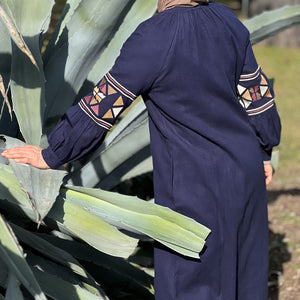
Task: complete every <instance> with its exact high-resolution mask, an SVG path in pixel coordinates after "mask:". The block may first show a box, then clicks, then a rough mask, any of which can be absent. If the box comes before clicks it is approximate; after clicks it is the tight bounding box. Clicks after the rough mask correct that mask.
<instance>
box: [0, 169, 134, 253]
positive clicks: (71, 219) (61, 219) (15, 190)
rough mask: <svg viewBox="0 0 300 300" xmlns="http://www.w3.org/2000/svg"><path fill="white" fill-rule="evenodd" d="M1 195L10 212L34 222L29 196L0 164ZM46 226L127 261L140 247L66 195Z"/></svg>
mask: <svg viewBox="0 0 300 300" xmlns="http://www.w3.org/2000/svg"><path fill="white" fill-rule="evenodd" d="M0 193H1V198H0V201H2V203H3V205H4V206H5V207H8V206H9V209H10V210H11V211H14V212H16V213H18V214H20V213H25V215H26V216H28V217H30V218H31V219H33V220H34V214H33V211H32V209H31V206H30V204H29V201H28V198H27V195H26V193H25V192H24V191H23V190H22V189H21V188H20V186H19V185H18V183H17V180H16V177H15V176H14V174H13V171H12V169H11V167H9V166H6V165H3V164H0ZM53 224H54V225H53ZM47 225H49V227H51V226H57V225H58V226H59V228H60V229H61V230H63V231H66V232H68V233H70V234H72V235H73V236H76V237H79V238H81V239H82V240H84V241H86V242H87V243H88V244H90V245H92V246H93V247H95V248H96V249H98V250H100V251H103V252H104V253H107V254H109V255H113V256H120V257H126V258H127V257H128V256H129V255H131V254H132V253H133V252H134V250H135V248H136V245H137V240H136V239H133V238H130V237H128V236H126V235H124V234H122V233H121V232H119V231H118V230H117V229H115V228H114V227H112V226H110V225H109V224H107V223H105V222H103V221H102V220H101V219H100V218H98V217H96V216H95V215H93V214H92V213H87V212H86V211H84V210H83V209H82V208H81V207H79V206H77V205H75V204H72V203H66V202H65V201H64V199H63V196H61V197H58V199H57V200H56V203H55V205H54V207H52V210H51V211H50V212H49V213H48V215H47Z"/></svg>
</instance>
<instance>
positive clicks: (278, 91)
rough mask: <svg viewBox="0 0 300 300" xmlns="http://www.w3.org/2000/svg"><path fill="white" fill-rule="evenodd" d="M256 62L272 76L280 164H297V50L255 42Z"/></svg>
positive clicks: (299, 55) (299, 142)
mask: <svg viewBox="0 0 300 300" xmlns="http://www.w3.org/2000/svg"><path fill="white" fill-rule="evenodd" d="M253 49H254V53H255V55H256V58H257V61H258V63H259V65H260V66H261V67H262V69H263V71H264V72H265V73H266V74H267V76H268V77H269V78H274V79H275V84H274V88H275V95H276V104H277V109H278V112H279V115H280V118H281V123H282V136H281V143H280V146H279V151H280V152H279V153H280V162H279V168H280V169H281V168H294V167H297V166H298V167H299V166H300V127H299V125H300V84H299V75H300V51H299V49H290V48H279V47H270V46H261V45H259V44H258V45H255V46H254V47H253Z"/></svg>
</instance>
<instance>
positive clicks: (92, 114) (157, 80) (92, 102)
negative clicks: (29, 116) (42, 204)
mask: <svg viewBox="0 0 300 300" xmlns="http://www.w3.org/2000/svg"><path fill="white" fill-rule="evenodd" d="M138 95H142V96H143V99H144V101H145V104H146V106H147V108H148V112H149V123H150V136H151V151H152V156H153V168H154V189H155V201H156V203H158V204H161V205H164V206H167V207H170V208H171V209H173V210H175V211H177V212H179V213H182V214H184V215H186V216H189V217H192V218H194V219H195V220H197V221H198V222H200V223H202V224H204V225H206V226H207V227H209V228H210V229H211V230H212V233H211V234H210V236H209V237H208V239H207V247H206V250H205V251H204V253H203V254H202V256H201V261H196V260H191V259H187V258H184V257H181V256H179V255H177V254H174V253H171V252H170V251H169V250H167V249H164V248H163V247H160V246H157V247H156V249H155V295H156V299H158V300H162V299H163V300H171V299H177V300H194V299H195V300H196V299H197V300H202V299H203V300H214V299H223V300H234V299H239V300H247V299H249V300H250V299H251V300H253V299H255V300H264V299H267V272H268V223H267V203H266V187H265V179H264V169H263V162H264V161H265V162H267V161H269V160H270V157H271V151H272V147H273V146H274V145H276V144H278V143H279V136H280V120H279V117H278V114H277V111H276V106H275V103H274V93H273V90H272V88H271V86H270V84H269V81H268V78H267V77H266V76H265V75H264V73H263V72H262V70H261V68H260V67H259V66H258V64H257V62H256V60H255V57H254V55H253V52H252V48H251V44H250V42H249V33H248V31H247V30H246V28H245V27H244V26H243V25H242V24H241V23H240V21H239V20H238V19H237V18H236V16H235V15H234V14H233V13H232V12H231V10H229V9H228V8H225V7H224V6H222V5H220V4H216V3H209V4H205V5H199V6H197V7H175V8H172V9H169V10H166V11H164V12H162V13H159V14H158V15H156V16H154V17H153V18H151V19H149V20H147V21H145V22H144V23H142V24H141V25H140V26H139V27H138V28H137V29H136V31H135V32H134V33H133V34H132V35H131V37H130V38H129V39H128V40H127V41H126V43H125V44H124V46H123V48H122V50H121V53H120V56H119V57H118V58H117V60H116V62H115V64H114V66H113V68H112V69H111V70H110V72H108V73H107V74H106V75H105V76H104V78H102V79H101V80H100V81H99V83H98V84H97V85H96V86H95V88H94V90H93V91H92V92H91V94H89V95H87V96H85V97H84V98H83V99H82V100H81V101H80V103H79V104H78V105H76V106H74V107H72V108H70V109H69V110H68V111H67V113H66V114H65V116H64V117H63V118H62V120H61V121H60V123H59V124H58V126H57V127H56V129H55V130H54V131H53V132H52V133H51V135H50V136H49V147H48V148H47V149H45V150H43V156H44V159H45V161H46V162H47V163H48V164H49V165H50V166H51V167H52V168H56V167H58V166H59V165H61V164H63V163H65V162H68V161H73V160H76V159H78V158H80V157H82V156H83V155H85V154H86V153H88V152H90V151H91V150H93V149H95V147H98V146H99V145H100V144H101V142H102V141H103V139H104V137H105V134H106V132H107V130H109V129H110V128H111V127H112V125H113V124H114V122H115V120H116V119H117V117H118V116H119V114H120V113H121V112H122V111H123V110H124V109H125V108H126V107H127V106H129V105H130V104H131V103H132V101H134V100H135V99H136V97H137V96H138ZM116 155H117V154H116Z"/></svg>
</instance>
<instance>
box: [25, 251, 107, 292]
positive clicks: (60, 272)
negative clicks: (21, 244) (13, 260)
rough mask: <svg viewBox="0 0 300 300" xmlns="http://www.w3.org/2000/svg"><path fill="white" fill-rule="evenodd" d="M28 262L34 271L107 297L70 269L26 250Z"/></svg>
mask: <svg viewBox="0 0 300 300" xmlns="http://www.w3.org/2000/svg"><path fill="white" fill-rule="evenodd" d="M26 260H27V262H28V264H29V265H30V266H31V267H32V269H33V270H35V269H38V270H40V271H43V272H44V273H46V274H49V275H51V276H54V277H57V279H59V280H63V281H67V282H69V283H71V284H73V285H78V286H80V288H82V289H85V290H86V291H89V292H91V293H92V294H94V295H95V296H98V297H100V296H101V297H106V296H105V293H104V292H103V291H100V290H98V289H97V288H95V287H94V286H91V285H89V284H88V283H86V282H84V281H82V278H81V277H80V276H77V275H76V274H75V273H73V272H72V271H71V270H70V269H69V268H66V267H65V266H62V265H60V264H57V263H55V262H53V261H51V260H47V259H45V258H44V257H43V256H41V255H36V254H35V252H32V251H30V250H26ZM52 289H55V287H52Z"/></svg>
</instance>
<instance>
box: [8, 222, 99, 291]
mask: <svg viewBox="0 0 300 300" xmlns="http://www.w3.org/2000/svg"><path fill="white" fill-rule="evenodd" d="M11 227H12V229H13V231H14V233H15V234H16V236H17V237H18V240H19V241H21V242H22V243H24V244H26V245H27V246H29V247H30V248H33V249H34V250H35V251H37V252H39V253H40V254H41V255H42V256H44V257H47V258H49V259H51V260H52V261H55V262H57V263H59V264H61V265H63V266H64V267H66V268H68V269H70V270H72V272H74V273H75V274H78V275H80V276H82V277H83V278H85V279H86V280H87V282H89V281H90V282H92V283H93V284H94V285H96V282H95V281H94V280H93V278H92V277H91V275H89V274H88V273H87V272H86V271H85V270H84V268H83V267H82V266H81V265H80V263H79V262H78V261H77V260H76V259H75V258H74V257H73V256H72V255H70V254H69V253H68V252H66V251H64V250H62V249H60V248H58V247H55V246H53V245H52V244H51V243H49V242H47V241H45V240H44V239H42V238H40V237H39V236H37V235H36V234H34V233H32V232H30V231H27V230H25V229H23V228H21V227H19V226H17V225H15V224H11Z"/></svg>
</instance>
